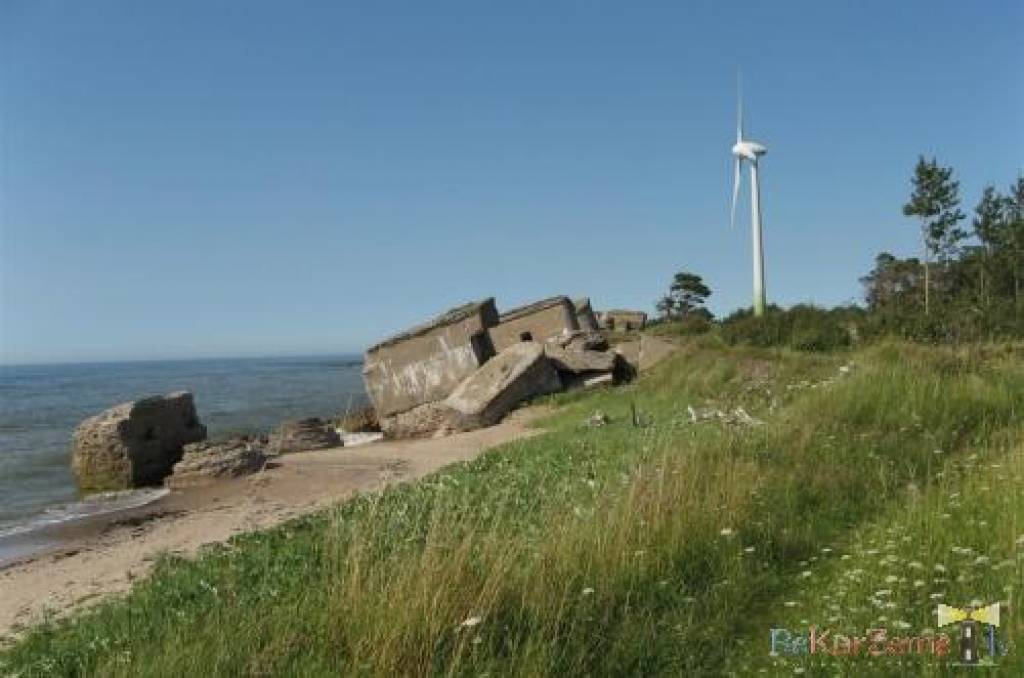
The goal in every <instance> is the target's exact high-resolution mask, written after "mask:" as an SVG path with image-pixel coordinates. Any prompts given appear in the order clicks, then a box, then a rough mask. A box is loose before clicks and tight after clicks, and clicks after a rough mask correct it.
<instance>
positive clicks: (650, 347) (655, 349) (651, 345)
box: [638, 334, 679, 372]
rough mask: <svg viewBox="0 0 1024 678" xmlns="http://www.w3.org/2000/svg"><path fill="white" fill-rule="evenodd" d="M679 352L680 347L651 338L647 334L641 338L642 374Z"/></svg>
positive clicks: (640, 364)
mask: <svg viewBox="0 0 1024 678" xmlns="http://www.w3.org/2000/svg"><path fill="white" fill-rule="evenodd" d="M677 350H679V346H677V345H676V344H673V343H672V342H670V341H665V340H664V339H658V338H657V337H649V336H647V335H646V334H644V335H641V336H640V356H639V360H638V365H639V367H640V371H641V372H646V371H647V370H649V369H651V368H652V367H654V366H655V365H657V364H658V363H660V362H661V361H662V360H664V359H665V358H667V357H669V356H670V355H672V354H673V353H675V352H676V351H677Z"/></svg>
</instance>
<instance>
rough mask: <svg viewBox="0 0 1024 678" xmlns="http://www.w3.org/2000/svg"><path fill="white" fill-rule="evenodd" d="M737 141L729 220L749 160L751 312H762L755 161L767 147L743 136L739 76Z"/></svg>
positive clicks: (757, 191)
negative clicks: (744, 165)
mask: <svg viewBox="0 0 1024 678" xmlns="http://www.w3.org/2000/svg"><path fill="white" fill-rule="evenodd" d="M736 94H737V104H736V109H737V110H736V145H735V146H733V147H732V154H733V156H734V157H735V158H736V162H735V172H734V173H733V185H732V216H731V224H732V225H733V226H735V225H736V202H737V201H738V200H739V197H740V181H741V178H742V174H743V162H744V161H746V162H748V163H749V164H750V231H751V238H752V240H753V250H754V315H756V316H760V315H763V314H764V307H765V291H764V247H763V246H762V242H761V241H762V233H761V187H760V184H759V183H758V178H757V161H758V158H760V157H761V156H762V155H764V154H765V153H767V152H768V149H767V148H765V147H764V146H763V145H761V144H759V143H757V142H756V141H750V140H749V139H744V138H743V93H742V91H741V90H740V86H739V78H738V77H737V82H736Z"/></svg>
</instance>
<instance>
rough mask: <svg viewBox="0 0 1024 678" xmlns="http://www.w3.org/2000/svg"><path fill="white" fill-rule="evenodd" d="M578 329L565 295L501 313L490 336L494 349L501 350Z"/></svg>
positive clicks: (544, 339) (540, 340)
mask: <svg viewBox="0 0 1024 678" xmlns="http://www.w3.org/2000/svg"><path fill="white" fill-rule="evenodd" d="M579 328H580V326H579V322H578V321H577V320H576V309H575V308H574V307H573V305H572V302H571V301H569V298H568V297H554V298H552V299H545V300H544V301H539V302H537V303H535V304H530V305H528V306H523V307H520V308H518V309H515V310H513V311H509V312H508V313H505V314H503V315H502V316H501V319H500V321H499V323H498V324H497V325H496V326H495V327H492V328H491V329H490V335H491V342H492V343H493V344H494V350H495V351H502V350H503V349H505V348H507V347H509V346H511V345H512V344H515V343H518V342H520V341H539V342H543V341H546V340H548V339H551V338H553V337H557V336H560V335H562V334H564V333H566V332H572V331H575V330H578V329H579Z"/></svg>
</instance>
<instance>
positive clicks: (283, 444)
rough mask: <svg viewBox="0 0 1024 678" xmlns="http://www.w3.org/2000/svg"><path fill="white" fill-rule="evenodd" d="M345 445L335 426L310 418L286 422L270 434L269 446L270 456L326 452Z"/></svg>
mask: <svg viewBox="0 0 1024 678" xmlns="http://www.w3.org/2000/svg"><path fill="white" fill-rule="evenodd" d="M342 445H343V443H342V441H341V436H339V435H338V431H337V430H336V429H335V428H334V425H333V424H331V423H329V422H326V421H324V420H323V419H318V418H316V417H310V418H308V419H298V420H296V421H286V422H284V423H283V424H281V425H280V426H278V427H277V429H276V430H275V431H274V432H273V433H271V434H270V442H269V443H268V444H267V453H268V454H288V453H289V452H306V451H308V450H324V449H329V448H331V447H341V446H342Z"/></svg>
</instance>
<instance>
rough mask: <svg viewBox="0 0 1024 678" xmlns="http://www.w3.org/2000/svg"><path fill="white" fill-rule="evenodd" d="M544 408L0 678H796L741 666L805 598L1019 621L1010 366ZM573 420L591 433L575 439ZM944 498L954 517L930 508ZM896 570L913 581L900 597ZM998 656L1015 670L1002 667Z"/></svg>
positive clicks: (50, 639)
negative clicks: (941, 602) (764, 675)
mask: <svg viewBox="0 0 1024 678" xmlns="http://www.w3.org/2000/svg"><path fill="white" fill-rule="evenodd" d="M849 361H852V362H853V363H854V366H853V367H852V369H850V370H849V371H848V373H845V374H843V373H840V372H839V367H840V366H841V365H844V364H846V363H847V362H849ZM822 381H827V383H824V384H821V385H817V384H819V382H822ZM811 384H813V386H811ZM709 399H711V400H712V402H710V403H709ZM556 400H557V401H559V402H561V403H562V404H563V405H564V406H563V407H562V408H560V410H559V411H558V413H557V414H556V415H555V416H553V417H552V419H551V420H550V421H549V422H547V426H549V427H550V428H552V429H553V430H552V432H551V433H549V434H547V435H545V436H542V437H539V438H536V439H532V440H529V441H525V442H520V443H515V444H511V445H507V446H504V447H502V448H500V449H498V450H494V451H492V452H489V453H487V454H485V455H484V456H483V457H481V458H480V459H478V460H476V461H474V462H471V463H469V464H465V465H461V466H458V467H454V468H452V469H451V470H448V471H446V472H443V473H439V474H437V475H434V476H432V477H430V478H428V479H427V480H425V481H423V482H419V483H416V484H412V485H408V486H403V487H399V488H394V489H392V490H389V491H387V492H385V493H383V494H381V495H367V496H364V497H360V498H358V499H357V500H355V501H352V502H350V503H347V504H345V505H342V506H340V507H338V508H337V509H335V510H332V511H329V512H326V513H324V514H320V515H317V516H314V517H311V518H306V519H302V520H298V521H293V522H291V523H289V524H287V525H285V526H282V527H281V528H278V529H275V530H271V531H269V532H266V533H261V534H254V535H249V536H245V537H242V538H238V539H235V540H234V541H233V542H231V543H230V544H229V545H228V546H227V547H218V548H214V549H211V550H210V551H209V552H207V553H206V554H204V556H203V557H202V558H200V559H199V560H198V561H195V562H189V561H180V560H173V559H167V560H165V561H163V562H162V563H161V564H160V565H159V567H158V569H157V572H156V573H155V574H154V576H152V577H151V578H149V579H147V580H146V581H144V582H141V583H140V584H139V585H138V586H137V587H136V588H135V590H134V591H133V593H132V594H131V595H130V596H129V597H128V598H127V599H125V600H121V601H116V602H113V603H111V604H107V605H103V606H101V607H99V608H97V609H96V610H94V611H91V612H89V613H86V614H82V615H79V616H77V617H75V618H74V619H73V620H72V621H71V622H70V623H67V622H62V623H57V624H53V625H46V626H41V627H38V628H36V629H35V630H33V631H32V632H31V633H29V635H28V636H27V637H26V638H25V639H24V640H23V641H22V642H21V643H19V644H18V645H17V646H15V647H14V648H13V649H12V650H11V651H9V652H7V653H6V654H4V655H0V672H2V671H3V670H6V671H9V672H20V673H23V674H25V675H54V674H56V675H65V674H66V675H70V674H87V675H91V674H96V673H99V674H107V675H119V674H133V673H142V674H145V675H168V676H171V675H175V676H176V675H182V674H189V673H191V674H199V675H208V674H211V673H213V674H222V675H244V674H303V675H316V674H337V673H346V674H366V675H376V674H393V673H402V674H424V673H431V672H434V673H443V674H460V675H461V674H467V675H469V674H472V675H479V674H481V673H485V672H486V673H489V674H491V675H513V674H516V675H518V674H534V675H539V674H549V675H550V674H573V675H579V674H614V675H621V674H624V673H625V674H630V673H632V674H652V673H654V674H657V673H662V674H669V675H679V674H690V675H706V674H719V673H727V672H735V673H738V674H745V673H747V672H749V671H753V670H758V669H763V670H764V671H766V672H769V673H779V672H784V673H791V672H792V671H793V670H794V669H797V670H806V671H808V672H815V671H816V670H818V669H819V668H820V667H819V665H818V664H815V663H814V661H820V660H818V659H817V658H812V659H813V660H814V661H807V663H806V664H801V665H799V666H797V665H796V664H794V662H793V661H792V660H785V661H783V660H780V659H773V658H770V657H767V656H766V655H767V651H768V629H769V627H770V626H772V625H776V624H782V625H789V626H791V627H798V626H799V625H800V624H801V621H803V620H810V621H812V622H816V623H825V621H826V619H828V617H829V616H836V614H837V610H836V609H834V608H833V607H830V606H838V608H839V609H838V614H840V615H842V616H841V617H839V618H837V619H836V621H835V623H837V624H839V625H840V626H842V627H843V628H844V629H845V628H850V629H856V628H858V626H860V627H863V626H865V625H871V624H877V619H876V618H877V617H878V616H880V614H879V610H884V611H886V612H888V613H889V614H888V615H885V616H888V617H890V618H891V619H893V622H894V623H895V621H901V622H902V621H906V622H907V623H909V624H912V625H913V626H914V627H916V628H917V629H920V628H924V627H925V626H934V623H933V622H934V616H932V614H931V609H930V605H932V604H933V601H931V599H930V598H929V599H927V600H925V599H924V598H923V595H924V593H925V591H927V593H928V595H929V596H930V595H931V594H932V593H934V592H936V591H935V589H936V587H940V588H942V589H943V590H942V592H943V593H944V594H945V595H946V596H947V598H946V599H947V600H948V601H949V602H950V603H952V604H959V603H966V602H969V601H970V599H973V598H980V599H984V600H985V601H986V602H989V600H988V599H989V598H990V597H991V596H995V595H998V596H999V599H1000V600H1004V601H1005V600H1008V601H1009V602H1010V603H1012V606H1011V607H1010V608H1009V611H1008V612H1007V611H1004V625H1003V631H1005V633H1006V634H1007V637H1009V638H1012V637H1013V634H1014V633H1015V632H1016V629H1017V628H1019V627H1020V624H1021V617H1020V614H1019V612H1018V611H1017V607H1016V600H1015V598H1014V596H1015V595H1016V592H1017V591H1019V590H1020V580H1021V577H1022V574H1021V573H1022V569H1021V566H1022V560H1021V558H1022V554H1024V541H1022V540H1021V538H1020V535H1021V533H1022V530H1024V528H1022V526H1021V524H1020V518H1021V517H1022V510H1024V509H1022V506H1024V503H1022V499H1021V496H1020V493H1019V489H1018V488H1019V487H1020V476H1021V467H1020V454H1021V447H1020V446H1021V444H1022V443H1021V440H1022V438H1024V436H1022V435H1021V433H1022V431H1024V423H1022V422H1021V421H1020V418H1019V414H1018V413H1019V412H1020V411H1021V408H1022V405H1024V366H1022V361H1021V360H1020V355H1019V353H1018V354H1016V355H1014V354H1012V352H1003V353H1000V352H999V351H997V350H992V351H990V352H988V353H986V354H982V353H980V352H978V351H975V352H973V353H959V354H957V353H953V352H950V351H946V350H940V349H925V348H920V347H910V346H896V345H886V346H880V347H875V348H872V349H868V350H865V351H861V352H858V353H855V354H849V355H846V354H844V355H838V356H806V355H796V354H792V353H777V352H768V351H750V350H741V349H732V350H725V349H721V348H714V347H708V348H698V347H696V346H691V347H689V348H688V349H687V350H686V351H685V352H684V353H683V354H682V355H680V356H678V357H677V358H675V359H673V360H672V361H670V363H668V364H665V365H663V366H661V367H660V368H659V369H658V370H656V371H655V372H654V373H652V374H651V375H647V376H645V377H644V378H643V379H642V380H641V381H640V383H639V384H637V385H634V386H630V387H627V388H625V389H617V390H614V391H606V392H599V393H594V394H587V395H565V396H559V397H557V398H556ZM634 403H635V404H636V406H637V407H638V409H639V411H640V414H641V417H642V419H643V420H644V422H645V423H646V424H647V425H645V426H642V427H639V428H635V427H633V426H632V425H631V422H630V415H629V411H630V406H631V404H634ZM708 404H713V405H714V406H715V407H719V408H721V409H723V410H729V409H731V408H733V407H735V406H737V405H742V406H743V407H745V408H746V410H747V411H748V412H750V413H751V414H753V415H754V416H757V417H761V418H762V419H764V420H765V421H766V422H767V423H766V424H765V425H763V426H757V427H743V426H733V425H727V424H722V423H719V422H701V423H698V424H691V423H690V421H689V416H688V414H687V410H686V407H687V405H693V406H695V407H699V406H707V405H708ZM595 409H601V410H602V411H604V412H605V413H607V414H608V415H610V416H611V418H612V422H611V424H609V425H607V426H604V427H599V428H582V427H581V426H580V422H581V421H582V420H583V419H585V418H586V417H587V416H588V415H589V414H590V413H592V412H593V411H594V410H595ZM936 450H941V453H939V454H936V452H935V451H936ZM971 455H976V456H974V457H973V458H972V456H971ZM992 464H999V466H997V467H995V468H993V467H992V466H991V465H992ZM966 467H970V468H971V470H972V471H977V473H970V474H965V473H964V469H965V468H966ZM986 486H987V487H989V490H988V491H986V490H983V489H981V488H983V487H986ZM995 487H1001V488H1005V491H994V489H993V488H995ZM952 492H960V493H961V494H960V495H959V496H960V497H968V496H969V497H971V499H970V501H954V502H953V504H955V508H954V507H953V506H950V503H949V499H948V498H949V496H950V494H951V493H952ZM943 507H945V508H943ZM944 513H949V514H950V515H951V517H950V518H943V517H942V516H943V514H944ZM971 520H973V521H974V522H973V523H971V522H966V521H971ZM982 521H983V522H984V523H985V525H981V522H982ZM953 523H956V524H957V525H958V526H960V527H964V526H968V527H975V528H979V529H973V530H969V531H968V533H967V534H966V535H965V536H962V535H964V533H963V532H962V531H958V532H956V534H955V536H954V532H953V530H951V529H950V525H951V524H953ZM908 536H909V539H905V537H908ZM890 543H891V545H890ZM872 545H874V546H872ZM954 545H955V546H957V547H958V548H968V547H969V548H971V549H972V551H971V552H970V554H969V556H968V555H962V553H961V552H960V551H958V552H956V553H952V552H950V551H949V549H950V548H951V547H952V546H954ZM823 549H830V550H828V551H823ZM876 549H877V550H878V553H877V554H873V553H872V551H875V550H876ZM879 554H883V555H887V554H893V555H894V557H895V558H896V559H897V560H896V561H891V560H886V561H885V563H882V562H881V560H880V559H881V557H882V556H881V555H879ZM843 555H848V556H850V558H848V559H846V560H844V559H843V558H842V556H843ZM979 555H984V556H987V557H988V558H989V559H990V560H989V561H982V562H981V563H980V564H978V565H970V566H969V567H968V566H967V565H965V563H964V562H962V561H964V559H968V558H969V559H970V560H971V562H973V561H974V560H976V559H977V558H978V556H979ZM910 563H916V564H915V565H913V566H912V565H911V564H910ZM918 565H920V567H921V568H923V570H930V571H932V572H935V575H934V576H931V577H928V578H927V579H928V580H927V581H926V584H924V585H918V584H917V582H918V581H919V580H922V579H924V575H921V576H918V575H916V574H913V572H916V570H917V566H918ZM935 565H944V566H945V567H946V568H947V572H946V573H945V575H946V576H941V575H942V574H943V573H938V572H937V571H935V569H934V568H935ZM993 565H998V567H993ZM961 566H963V568H966V569H962V568H961ZM851 569H858V570H861V571H862V572H861V574H857V575H852V576H851V575H850V570H851ZM890 570H891V571H893V572H895V576H896V577H897V580H895V581H894V582H887V580H886V579H885V577H888V576H893V575H892V574H885V573H886V572H890ZM805 572H810V574H809V575H805V574H804V573H805ZM961 574H965V575H969V576H970V579H963V580H962V581H957V578H959V577H960V575H961ZM854 577H859V578H860V579H857V580H856V581H854ZM880 578H881V579H880ZM935 579H939V580H940V581H934V580H935ZM851 581H854V584H850V583H849V582H851ZM879 582H881V583H879ZM882 583H884V584H885V586H886V588H887V589H890V590H892V591H893V593H891V594H884V595H882V596H876V595H875V594H876V593H877V591H879V590H880V589H879V588H878V587H880V586H881V585H882ZM1006 586H1014V587H1015V588H1013V589H1010V590H1009V591H1007V590H1004V587H1006ZM840 589H842V590H841V591H840ZM826 595H827V596H829V598H826V597H825V596H826ZM866 596H871V597H873V598H875V599H876V600H877V601H878V602H879V603H880V604H882V606H883V607H881V608H879V607H878V606H877V605H875V603H873V602H871V601H870V600H866V599H865V597H866ZM886 596H891V598H892V600H893V602H894V603H895V604H896V605H897V606H898V607H893V608H889V607H884V606H885V604H886V603H888V602H890V598H887V597H886ZM787 602H788V603H792V605H791V606H786V603H787ZM804 626H806V624H805V625H804ZM805 661H806V660H805ZM831 661H832V662H834V663H832V664H831V665H827V667H826V668H830V670H829V671H828V673H829V675H833V674H834V673H836V671H837V670H838V671H842V670H844V669H845V668H846V667H848V666H851V665H850V664H844V663H841V662H844V661H846V662H848V661H849V660H842V659H835V660H831ZM1002 664H1003V666H1004V668H1008V669H1012V668H1016V669H1019V671H1017V672H1018V673H1024V657H1021V656H1020V655H1019V653H1017V652H1015V651H1014V650H1013V649H1011V654H1010V655H1009V656H1007V657H1005V658H1003V660H1002ZM903 668H905V667H901V666H900V665H898V664H896V663H894V662H889V663H887V662H886V661H884V660H876V661H875V663H874V664H872V665H868V664H866V663H862V664H859V665H856V670H855V672H854V674H855V675H863V674H864V673H865V672H874V673H882V674H884V673H899V672H900V671H901V670H902V669H903ZM925 668H926V669H929V670H930V669H931V668H932V665H930V666H927V667H925Z"/></svg>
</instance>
